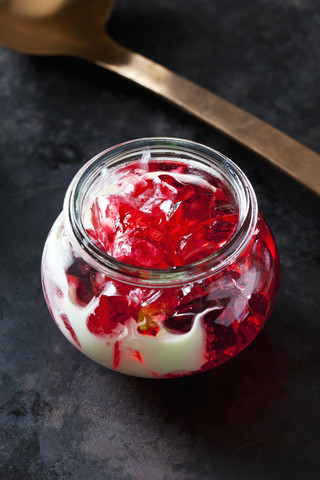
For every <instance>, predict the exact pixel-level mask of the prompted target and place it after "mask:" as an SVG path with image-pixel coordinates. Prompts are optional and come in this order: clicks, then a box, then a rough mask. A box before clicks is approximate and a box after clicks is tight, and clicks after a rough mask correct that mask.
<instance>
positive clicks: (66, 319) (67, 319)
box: [60, 313, 81, 348]
mask: <svg viewBox="0 0 320 480" xmlns="http://www.w3.org/2000/svg"><path fill="white" fill-rule="evenodd" d="M60 317H61V320H62V321H63V323H64V326H65V327H66V329H67V330H68V332H69V333H70V334H71V337H72V338H73V340H74V341H75V342H76V344H77V345H78V347H79V348H81V345H80V342H79V339H78V337H77V335H76V332H75V331H74V330H73V328H72V326H71V323H70V321H69V318H68V317H67V315H65V314H64V313H63V314H62V315H60Z"/></svg>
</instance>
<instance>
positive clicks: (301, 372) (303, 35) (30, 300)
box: [0, 0, 320, 480]
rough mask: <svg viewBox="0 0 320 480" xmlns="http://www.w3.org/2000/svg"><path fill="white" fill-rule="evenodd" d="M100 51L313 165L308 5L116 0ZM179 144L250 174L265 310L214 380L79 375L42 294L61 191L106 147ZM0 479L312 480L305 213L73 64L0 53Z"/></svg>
mask: <svg viewBox="0 0 320 480" xmlns="http://www.w3.org/2000/svg"><path fill="white" fill-rule="evenodd" d="M108 28H109V31H110V33H111V34H112V35H113V36H114V37H115V38H116V39H118V40H119V41H120V42H122V43H123V44H124V45H126V46H129V47H131V48H132V49H135V50H136V51H139V52H140V53H142V54H144V55H146V56H149V57H150V58H152V59H153V60H155V61H157V62H159V63H162V64H163V65H165V66H167V67H169V68H171V69H172V70H174V71H175V72H177V73H180V74H181V75H183V76H185V77H187V78H189V79H191V80H193V81H195V82H197V83H199V84H201V85H203V86H204V87H206V88H208V89H210V90H212V91H214V92H215V93H217V94H219V95H221V96H222V97H223V98H226V99H227V100H229V101H231V102H234V103H235V104H237V105H238V106H241V107H243V108H245V109H247V110H248V111H250V112H252V113H253V114H255V115H257V116H258V117H260V118H262V119H264V120H266V121H267V122H269V123H271V124H272V125H274V126H276V127H278V128H280V129H281V130H283V131H284V132H286V133H287V134H289V135H291V136H293V137H294V138H295V139H297V140H299V141H301V142H303V143H304V144H306V145H307V146H309V147H310V148H312V149H314V150H316V151H317V152H319V153H320V100H319V98H320V95H319V93H320V88H319V85H320V67H319V65H320V48H319V46H320V33H319V32H320V6H319V1H318V0H304V1H303V0H255V1H251V0H243V1H236V0H215V1H211V0H202V1H196V0H184V1H182V0H178V1H175V2H173V1H169V0H158V1H157V2H150V1H148V0H135V1H133V0H118V2H117V3H116V6H115V10H114V13H113V16H112V18H111V21H110V23H109V27H108ZM144 136H176V137H184V138H188V139H192V140H195V141H199V142H202V143H205V144H207V145H209V146H211V147H214V148H216V149H218V150H220V151H222V152H223V153H224V154H226V155H228V156H230V157H231V158H232V159H233V160H234V161H235V162H236V163H238V164H239V166H240V167H241V168H242V169H243V170H244V171H245V172H246V174H247V175H248V176H249V178H250V179H251V181H252V184H253V186H254V188H255V190H256V193H257V196H258V201H259V205H260V209H261V211H262V212H263V213H264V216H265V217H266V218H267V220H268V222H269V224H270V225H271V227H272V229H273V231H274V234H275V236H276V239H277V241H278V245H279V250H280V255H281V261H282V282H281V290H280V294H279V299H278V303H277V305H276V308H275V310H274V313H273V315H272V317H271V318H270V321H269V323H268V325H267V326H266V328H265V329H264V331H263V332H262V334H261V335H260V336H259V337H258V339H257V340H256V341H255V342H254V343H253V344H252V345H251V346H250V347H249V348H248V349H247V350H246V351H244V352H242V353H241V354H240V355H239V356H238V357H237V358H235V359H234V360H232V361H230V362H229V363H226V364H225V365H223V366H221V367H220V368H217V369H216V370H213V371H211V372H208V373H205V374H201V375H198V376H195V377H190V378H186V379H180V380H170V381H150V380H143V379H137V378H131V377H127V376H124V375H120V374H117V373H114V372H111V371H108V370H106V369H104V368H102V367H100V366H99V365H97V364H95V363H93V362H92V361H91V360H89V359H87V358H86V357H84V356H83V355H81V353H79V352H78V351H77V350H76V349H75V348H73V347H72V346H71V344H70V343H68V342H67V340H66V339H65V338H64V337H63V336H62V334H61V333H60V332H59V331H58V329H57V328H56V326H55V325H54V322H53V321H52V320H51V318H50V315H49V312H48V311H47V308H46V305H45V302H44V300H43V296H42V291H41V285H40V259H41V252H42V247H43V244H44V241H45V238H46V235H47V233H48V230H49V228H50V226H51V224H52V222H53V220H54V219H55V217H56V216H57V215H58V213H59V212H60V210H61V207H62V201H63V197H64V193H65V190H66V187H67V185H68V184H69V182H70V180H71V178H72V177H73V175H74V174H75V173H76V171H77V170H78V169H79V167H80V165H82V164H83V163H84V162H85V161H87V160H88V159H90V158H91V157H92V156H93V155H95V154H96V153H98V152H99V151H101V150H102V149H104V148H106V147H108V146H111V145H114V144H116V143H118V142H121V141H124V140H129V139H133V138H138V137H144ZM0 168H1V174H0V182H1V211H0V213H1V223H0V225H1V237H0V238H1V243H0V247H1V250H0V253H1V278H0V295H1V317H0V336H1V340H0V375H1V390H0V439H1V440H0V442H1V443H0V477H1V478H3V479H5V480H29V479H30V480H31V479H32V480H33V479H75V480H100V479H101V480H102V479H107V480H109V479H110V480H137V479H141V480H171V479H172V480H198V479H199V480H200V479H201V480H242V479H245V480H247V479H255V480H260V479H263V480H267V479H286V478H290V479H301V478H305V479H308V480H313V479H318V478H320V455H319V450H320V421H319V420H320V418H319V417H320V414H319V406H320V368H319V367H320V322H319V309H320V298H319V297H320V296H319V287H320V282H319V279H320V254H319V251H320V250H319V246H320V245H319V231H320V225H319V203H320V202H319V198H317V197H316V196H315V195H313V194H312V193H310V192H309V191H307V190H306V189H305V188H303V187H302V186H300V185H298V184H297V183H296V182H294V181H293V180H291V179H290V178H288V177H287V176H286V175H284V174H283V173H281V172H279V171H277V170H276V169H275V168H274V167H272V166H270V165H269V164H267V163H266V162H265V161H262V160H260V159H259V158H258V157H257V156H255V155H254V154H252V153H250V151H248V150H246V149H244V148H241V147H239V146H237V145H236V144H235V143H233V142H232V141H230V140H228V139H227V138H225V137H224V136H222V135H220V134H219V133H217V132H215V131H214V130H213V129H210V128H209V127H207V126H205V125H203V124H202V123H201V122H199V121H197V120H195V119H193V118H191V117H189V116H187V115H185V114H184V113H182V112H180V111H178V110H177V109H176V108H175V107H173V106H170V105H168V104H167V103H165V102H164V101H163V100H161V99H159V98H157V97H155V96H153V95H152V94H150V93H147V92H145V91H144V90H142V89H141V88H139V87H138V86H135V85H133V84H130V83H129V82H127V81H125V80H123V79H121V78H119V77H118V76H116V75H114V74H112V73H109V72H107V71H104V70H102V69H99V68H98V67H95V66H93V65H90V64H87V63H85V62H84V61H80V60H75V59H68V58H36V57H31V56H26V55H22V54H20V53H16V52H12V51H10V50H7V49H6V48H0Z"/></svg>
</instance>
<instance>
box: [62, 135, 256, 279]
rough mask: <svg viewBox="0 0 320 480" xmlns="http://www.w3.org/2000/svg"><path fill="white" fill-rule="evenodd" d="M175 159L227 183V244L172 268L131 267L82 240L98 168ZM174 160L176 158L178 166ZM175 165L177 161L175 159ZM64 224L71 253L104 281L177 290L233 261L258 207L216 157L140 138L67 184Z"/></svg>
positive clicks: (240, 178)
mask: <svg viewBox="0 0 320 480" xmlns="http://www.w3.org/2000/svg"><path fill="white" fill-rule="evenodd" d="M145 151H148V152H149V153H150V154H151V155H152V153H153V154H155V153H162V154H163V155H164V156H165V155H169V154H179V155H180V156H184V157H183V160H185V161H186V160H187V159H186V157H188V158H189V161H193V162H194V163H195V164H197V165H198V166H202V168H203V169H211V171H213V172H214V173H215V174H216V175H217V173H219V175H221V176H222V178H223V179H224V180H225V181H226V182H227V183H229V186H230V187H231V188H232V189H233V191H234V194H235V196H236V199H237V206H238V208H239V220H238V224H237V227H236V229H235V231H234V233H233V234H232V235H231V237H230V238H229V239H228V241H227V242H226V243H225V244H224V245H223V246H222V247H220V248H219V249H218V250H217V251H216V252H214V253H213V254H212V255H210V256H208V257H205V258H203V259H202V260H199V261H197V262H194V263H190V264H187V265H184V266H177V267H173V268H165V269H155V268H149V267H137V266H134V265H130V264H128V263H125V262H122V261H120V260H117V259H116V258H114V257H112V256H111V255H109V254H108V253H106V252H105V251H103V250H101V249H100V248H99V247H98V246H97V245H96V244H95V243H94V241H93V240H92V239H91V237H90V236H89V235H88V233H87V231H86V229H85V227H84V225H83V221H82V215H81V209H82V205H83V201H84V196H85V192H86V191H87V190H88V188H89V187H90V185H92V183H93V181H94V179H95V178H97V176H98V175H99V173H100V172H101V171H102V169H104V168H106V167H107V168H111V167H114V166H115V165H119V164H123V163H125V162H126V161H128V159H130V158H133V157H134V158H135V159H136V158H137V155H140V158H141V157H142V154H143V152H145ZM179 159H180V157H178V158H177V161H179ZM180 162H181V159H180ZM63 211H64V222H65V227H66V229H67V232H68V234H69V237H70V239H71V240H72V244H73V247H74V249H75V250H76V253H77V254H79V255H80V256H81V257H82V258H83V259H84V260H85V261H86V262H87V263H88V264H89V265H91V266H92V267H93V268H94V269H96V270H97V271H100V272H101V273H103V274H105V275H107V276H108V277H110V278H112V279H114V280H118V281H122V282H125V283H128V284H131V285H136V286H148V287H163V288H165V287H170V286H173V285H176V286H183V285H186V284H189V283H192V282H195V281H198V280H202V279H204V278H207V277H209V276H212V275H215V274H217V273H218V272H220V271H221V270H223V269H224V268H225V267H226V266H228V265H230V264H231V263H233V261H234V260H235V259H236V258H237V257H238V256H239V255H240V254H241V253H242V252H243V251H244V250H245V248H246V247H247V246H248V244H249V242H250V240H251V238H252V235H253V233H254V230H255V227H256V223H257V215H258V206H257V200H256V196H255V193H254V190H253V188H252V185H251V184H250V182H249V180H248V179H247V177H246V175H245V174H244V173H243V172H242V170H241V169H240V168H239V167H238V166H237V165H236V164H235V163H234V162H233V161H232V160H230V159H229V158H228V157H226V156H225V155H223V154H222V153H220V152H218V151H216V150H214V149H212V148H210V147H207V146H205V145H202V144H200V143H196V142H193V141H190V140H184V139H180V138H171V137H151V138H140V139H137V140H131V141H128V142H124V143H121V144H118V145H115V146H113V147H110V148H108V149H106V150H104V151H102V152H101V153H99V154H98V155H96V156H95V157H93V158H92V159H91V160H89V161H88V162H87V163H86V164H85V165H84V166H83V167H82V168H81V169H80V170H79V171H78V173H77V174H76V175H75V177H74V178H73V180H72V181H71V183H70V185H69V188H68V190H67V193H66V195H65V199H64V207H63Z"/></svg>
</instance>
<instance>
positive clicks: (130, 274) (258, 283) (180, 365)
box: [42, 138, 280, 378]
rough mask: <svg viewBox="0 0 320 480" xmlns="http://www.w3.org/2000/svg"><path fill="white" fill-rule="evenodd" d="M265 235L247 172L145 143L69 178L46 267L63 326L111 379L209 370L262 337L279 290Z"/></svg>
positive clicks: (46, 283)
mask: <svg viewBox="0 0 320 480" xmlns="http://www.w3.org/2000/svg"><path fill="white" fill-rule="evenodd" d="M279 275H280V265H279V256H278V251H277V247H276V244H275V241H274V238H273V236H272V233H271V231H270V229H269V227H268V225H267V224H266V222H265V220H264V219H263V217H262V216H261V215H260V213H259V212H258V208H257V201H256V197H255V194H254V191H253V189H252V186H251V185H250V183H249V181H248V180H247V178H246V177H245V175H244V174H243V172H242V171H241V170H240V169H239V168H238V167H237V166H236V165H235V164H234V163H233V162H232V161H231V160H229V159H228V158H226V157H225V156H223V155H222V154H220V153H219V152H217V151H215V150H212V149H210V148H208V147H206V146H203V145H200V144H197V143H194V142H190V141H187V140H181V139H173V138H149V139H148V138H146V139H140V140H134V141H131V142H127V143H123V144H120V145H117V146H115V147H112V148H110V149H108V150H106V151H104V152H102V153H101V154H99V155H97V156H96V157H95V158H93V159H92V160H91V161H89V162H88V163H87V164H86V165H85V166H84V167H83V168H82V169H81V170H80V171H79V172H78V174H77V175H76V176H75V178H74V179H73V180H72V182H71V184H70V186H69V189H68V191H67V194H66V197H65V201H64V209H63V212H62V213H61V214H60V215H59V217H58V218H57V220H56V222H55V223H54V225H53V227H52V229H51V231H50V233H49V236H48V239H47V241H46V244H45V248H44V252H43V259H42V283H43V290H44V294H45V298H46V301H47V304H48V307H49V310H50V312H51V314H52V317H53V318H54V320H55V322H56V324H57V326H58V328H59V329H60V330H61V331H62V333H63V334H64V335H65V336H66V337H67V339H68V340H69V341H70V342H71V343H72V344H73V345H74V346H75V347H76V348H78V349H79V350H80V351H81V352H83V353H84V354H85V355H87V356H88V357H90V358H91V359H93V360H95V361H96V362H98V363H100V364H101V365H104V366H106V367H108V368H111V369H114V370H116V371H118V372H122V373H127V374H130V375H136V376H141V377H150V378H172V377H177V376H185V375H190V374H193V373H198V372H201V371H205V370H208V369H211V368H213V367H216V366H217V365H219V364H221V363H223V362H225V361H227V360H228V359H230V358H232V357H234V356H235V355H236V354H238V353H239V352H240V351H241V350H243V349H244V348H245V347H246V346H247V345H248V344H250V343H251V342H252V340H253V339H254V338H255V337H256V336H257V334H258V333H259V332H260V331H261V329H262V328H263V326H264V325H265V322H266V320H267V318H268V317H269V315H270V313H271V311H272V308H273V306H274V302H275V299H276V296H277V293H278V288H279Z"/></svg>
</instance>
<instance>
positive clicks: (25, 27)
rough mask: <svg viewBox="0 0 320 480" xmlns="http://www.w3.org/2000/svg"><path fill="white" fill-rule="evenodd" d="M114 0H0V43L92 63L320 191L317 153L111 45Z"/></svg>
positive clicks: (157, 65) (153, 64)
mask: <svg viewBox="0 0 320 480" xmlns="http://www.w3.org/2000/svg"><path fill="white" fill-rule="evenodd" d="M113 3H114V0H29V1H28V2H26V1H25V0H0V44H2V45H5V46H7V47H9V48H12V49H14V50H19V51H21V52H25V53H29V54H36V55H67V56H73V57H79V58H83V59H86V60H88V61H91V62H94V63H96V64H98V65H100V66H101V67H104V68H106V69H108V70H112V71H113V72H116V73H118V74H120V75H122V76H123V77H125V78H128V79H130V80H132V81H133V82H135V83H137V84H139V85H142V86H143V87H145V88H146V89H148V90H151V91H152V92H154V93H156V94H158V95H160V96H161V97H163V98H165V99H166V100H168V101H169V102H171V103H173V104H174V105H177V106H178V107H180V108H181V109H182V110H184V111H186V112H188V113H189V114H191V115H194V116H195V117H197V118H198V119H200V120H202V121H204V122H206V123H207V124H209V125H211V126H212V127H214V128H216V129H218V130H220V131H221V132H223V133H224V134H226V135H227V136H229V137H231V138H232V139H234V140H235V141H237V142H238V143H240V144H242V145H244V146H245V147H247V148H249V149H251V150H253V151H254V152H255V153H257V154H259V155H260V156H262V157H263V158H265V159H266V160H269V161H270V162H271V163H273V164H274V165H275V166H277V167H279V168H280V169H281V170H283V171H285V172H286V173H288V174H289V175H290V176H291V177H293V178H295V179H296V180H298V181H299V182H300V183H302V184H303V185H305V186H306V187H308V188H309V189H311V190H312V191H313V192H315V193H317V194H318V195H320V155H319V154H317V153H316V152H314V151H312V150H310V149H309V148H307V147H305V146H304V145H302V144H301V143H299V142H297V141H295V140H293V139H292V138H290V137H289V136H287V135H285V134H284V133H282V132H280V131H279V130H277V129H276V128H274V127H272V126H270V125H268V124H267V123H265V122H263V121H262V120H260V119H258V118H257V117H255V116H253V115H251V114H249V113H247V112H246V111H244V110H242V109H240V108H238V107H236V106H235V105H233V104H231V103H229V102H227V101H225V100H223V99H222V98H220V97H218V96H217V95H215V94H213V93H211V92H209V91H208V90H206V89H204V88H202V87H200V86H198V85H196V84H194V83H192V82H190V81H189V80H187V79H185V78H183V77H181V76H179V75H176V74H175V73H173V72H171V71H170V70H168V69H166V68H165V67H163V66H161V65H159V64H157V63H155V62H153V61H152V60H149V59H147V58H145V57H143V56H142V55H139V54H137V53H135V52H132V51H130V50H128V49H126V48H125V47H122V46H121V45H119V44H118V43H116V42H115V41H114V40H113V39H112V38H111V37H110V36H109V35H108V34H107V33H106V32H105V24H106V22H107V20H108V19H109V16H110V14H111V11H112V7H113Z"/></svg>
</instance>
